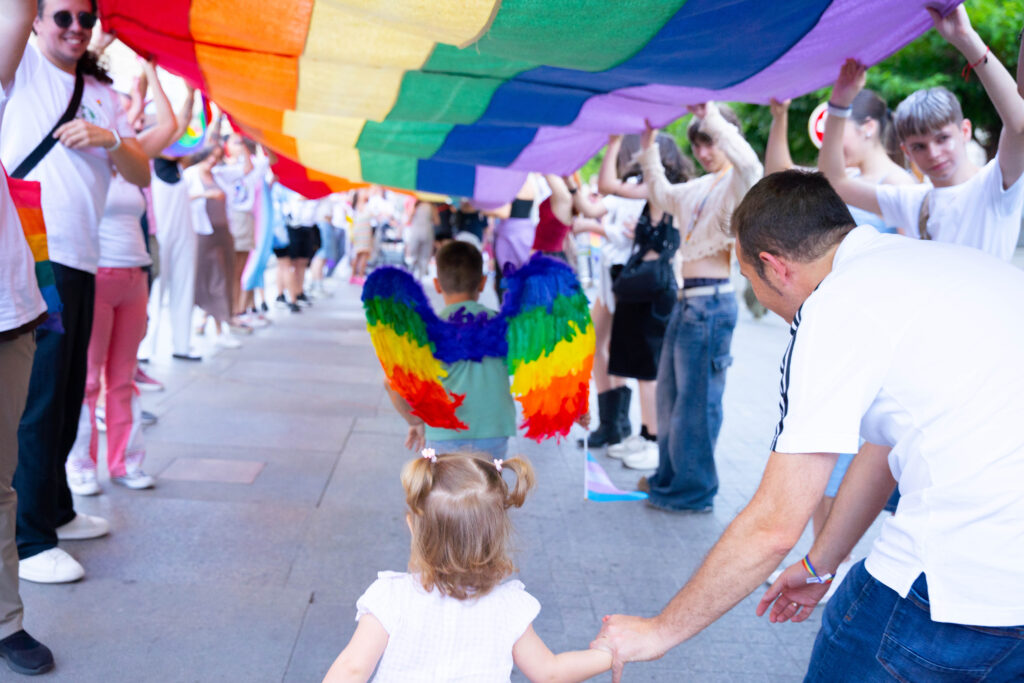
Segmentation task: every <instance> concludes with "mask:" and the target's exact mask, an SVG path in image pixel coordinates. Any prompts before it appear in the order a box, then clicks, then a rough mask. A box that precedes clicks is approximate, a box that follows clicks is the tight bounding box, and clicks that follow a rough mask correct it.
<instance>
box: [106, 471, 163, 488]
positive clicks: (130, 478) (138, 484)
mask: <svg viewBox="0 0 1024 683" xmlns="http://www.w3.org/2000/svg"><path fill="white" fill-rule="evenodd" d="M110 481H111V482H113V483H114V484H117V485H118V486H124V487H125V488H129V489H135V490H136V491H138V490H140V489H151V488H153V485H154V484H156V479H154V478H153V477H151V476H149V475H148V474H146V473H145V472H143V471H142V470H135V471H134V472H128V473H127V474H125V475H124V476H123V477H111V478H110Z"/></svg>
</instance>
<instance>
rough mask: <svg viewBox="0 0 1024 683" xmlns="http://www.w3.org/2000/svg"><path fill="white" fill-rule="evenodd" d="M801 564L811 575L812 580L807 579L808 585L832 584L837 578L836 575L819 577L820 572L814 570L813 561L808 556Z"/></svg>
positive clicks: (805, 556)
mask: <svg viewBox="0 0 1024 683" xmlns="http://www.w3.org/2000/svg"><path fill="white" fill-rule="evenodd" d="M800 563H801V564H802V565H803V566H804V569H806V570H807V573H808V574H810V575H811V576H810V578H808V579H806V583H832V579H834V578H836V577H835V575H834V574H824V575H822V576H818V572H816V571H815V570H814V565H813V564H811V559H810V557H808V556H807V555H804V559H802V560H800Z"/></svg>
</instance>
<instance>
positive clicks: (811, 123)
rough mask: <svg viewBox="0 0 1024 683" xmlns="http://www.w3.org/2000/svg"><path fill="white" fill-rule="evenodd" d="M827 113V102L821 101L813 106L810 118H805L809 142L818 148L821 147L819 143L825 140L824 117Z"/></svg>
mask: <svg viewBox="0 0 1024 683" xmlns="http://www.w3.org/2000/svg"><path fill="white" fill-rule="evenodd" d="M827 115H828V102H822V103H821V104H819V105H818V106H817V107H815V108H814V111H812V112H811V118H809V119H808V120H807V134H808V135H810V136H811V142H813V143H814V146H815V147H817V148H818V149H821V145H822V143H823V142H824V141H825V117H826V116H827Z"/></svg>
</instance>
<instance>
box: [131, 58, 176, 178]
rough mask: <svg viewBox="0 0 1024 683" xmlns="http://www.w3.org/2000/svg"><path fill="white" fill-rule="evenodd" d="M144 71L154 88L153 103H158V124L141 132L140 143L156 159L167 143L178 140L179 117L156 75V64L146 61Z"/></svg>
mask: <svg viewBox="0 0 1024 683" xmlns="http://www.w3.org/2000/svg"><path fill="white" fill-rule="evenodd" d="M142 73H143V76H145V78H146V80H147V81H149V84H150V87H151V88H152V89H153V103H154V104H155V105H156V125H154V126H152V127H151V128H149V129H148V130H145V131H143V132H142V133H140V134H139V138H138V140H139V144H140V145H141V146H142V151H143V152H145V153H146V156H148V157H149V158H150V159H156V158H157V157H158V156H160V152H162V151H164V149H165V148H166V147H167V145H169V144H171V143H172V142H174V141H175V140H177V138H176V137H174V136H175V134H176V133H177V132H178V130H177V129H178V119H177V118H175V116H174V110H173V109H172V108H171V101H170V100H168V99H167V93H165V92H164V89H163V86H161V85H160V79H159V78H158V77H157V75H156V66H155V64H154V63H153V62H151V61H149V62H145V63H144V64H143V66H142Z"/></svg>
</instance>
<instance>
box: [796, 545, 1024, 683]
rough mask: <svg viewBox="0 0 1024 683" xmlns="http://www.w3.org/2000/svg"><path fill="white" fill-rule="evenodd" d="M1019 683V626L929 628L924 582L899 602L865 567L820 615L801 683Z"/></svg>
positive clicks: (1023, 665)
mask: <svg viewBox="0 0 1024 683" xmlns="http://www.w3.org/2000/svg"><path fill="white" fill-rule="evenodd" d="M1022 679H1024V626H1010V627H1005V628H995V627H983V626H963V625H960V624H944V623H939V622H935V621H932V620H931V610H930V607H929V603H928V582H927V581H926V579H925V575H924V574H921V576H919V577H918V578H917V581H915V582H914V586H913V588H911V590H910V593H908V594H907V597H906V598H901V597H900V596H899V595H898V594H897V593H896V591H894V590H892V589H891V588H889V587H887V586H886V585H884V584H883V583H881V582H880V581H878V580H876V579H875V578H874V577H873V576H871V574H869V573H868V570H867V569H865V568H864V561H863V560H862V561H860V562H858V563H857V564H855V565H854V566H853V568H852V569H850V573H849V574H847V575H846V578H845V579H844V580H843V583H842V584H841V585H840V586H839V588H838V589H837V590H836V594H835V595H834V596H833V597H832V599H831V600H829V602H828V604H827V605H826V607H825V612H824V614H823V615H822V618H821V630H820V631H818V637H817V639H816V640H815V641H814V650H813V652H812V653H811V662H810V664H809V665H808V668H807V676H806V677H805V678H804V681H805V683H806V682H808V681H829V682H830V683H832V682H842V681H850V682H851V683H852V682H853V681H857V682H858V683H862V682H863V683H871V682H873V681H893V680H896V681H913V682H916V681H929V682H933V681H938V682H940V683H941V682H945V681H948V682H949V683H952V682H953V681H956V682H958V683H959V682H961V681H981V680H984V681H992V682H995V681H1019V680H1022Z"/></svg>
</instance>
